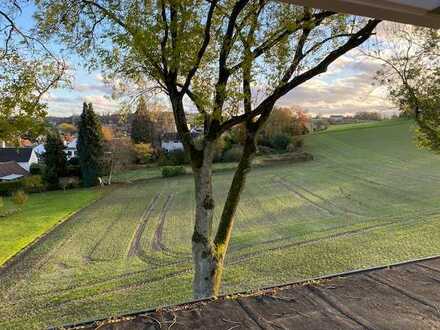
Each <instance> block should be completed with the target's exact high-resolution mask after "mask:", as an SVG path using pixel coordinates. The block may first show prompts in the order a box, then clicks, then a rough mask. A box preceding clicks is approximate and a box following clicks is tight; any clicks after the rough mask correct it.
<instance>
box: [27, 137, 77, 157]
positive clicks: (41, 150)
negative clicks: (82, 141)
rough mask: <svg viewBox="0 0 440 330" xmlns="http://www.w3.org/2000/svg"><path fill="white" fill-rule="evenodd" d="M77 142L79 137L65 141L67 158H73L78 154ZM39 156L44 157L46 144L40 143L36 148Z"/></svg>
mask: <svg viewBox="0 0 440 330" xmlns="http://www.w3.org/2000/svg"><path fill="white" fill-rule="evenodd" d="M77 142H78V139H76V138H75V139H72V140H71V141H64V146H65V148H64V153H65V154H66V158H67V160H71V159H72V158H75V157H77V156H78V149H77ZM34 150H35V152H36V154H37V156H38V158H39V159H42V157H43V155H44V154H45V152H46V148H45V147H44V144H39V145H38V146H36V147H35V148H34Z"/></svg>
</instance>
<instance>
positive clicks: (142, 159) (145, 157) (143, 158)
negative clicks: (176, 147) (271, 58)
mask: <svg viewBox="0 0 440 330" xmlns="http://www.w3.org/2000/svg"><path fill="white" fill-rule="evenodd" d="M133 149H134V152H135V155H136V162H137V163H138V164H147V163H149V162H151V160H152V159H153V148H152V147H151V144H148V143H139V144H135V145H134V146H133Z"/></svg>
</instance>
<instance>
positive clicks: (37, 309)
mask: <svg viewBox="0 0 440 330" xmlns="http://www.w3.org/2000/svg"><path fill="white" fill-rule="evenodd" d="M191 271H192V268H185V269H182V270H178V271H174V272H171V273H169V274H167V275H165V276H156V277H150V278H148V279H142V280H138V281H135V282H133V283H129V284H126V285H123V286H120V287H117V288H110V289H105V290H102V291H100V292H99V293H94V294H93V295H90V296H85V297H78V298H72V299H69V300H66V301H48V302H46V303H45V304H42V305H39V306H35V305H33V306H32V308H26V307H24V308H25V309H26V313H25V316H24V314H22V313H20V315H15V316H13V317H9V318H4V317H3V316H4V315H5V314H4V313H0V321H2V322H4V321H9V322H10V321H14V320H18V319H20V320H22V319H30V318H32V317H33V316H35V315H39V314H41V313H44V312H46V313H47V312H54V311H55V312H56V311H57V310H58V309H59V307H60V306H66V305H67V306H68V305H70V304H72V305H76V304H78V303H81V304H82V305H83V303H85V302H88V301H90V302H93V301H95V300H96V298H97V297H102V296H106V295H108V294H113V293H119V292H124V291H128V290H132V289H140V288H143V287H144V286H145V285H146V284H152V283H156V282H160V281H162V280H167V279H171V278H175V277H178V276H180V275H183V274H186V273H189V272H191ZM32 303H35V301H33V302H32ZM6 306H8V305H6ZM3 310H4V311H7V308H4V309H3Z"/></svg>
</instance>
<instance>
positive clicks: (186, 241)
mask: <svg viewBox="0 0 440 330" xmlns="http://www.w3.org/2000/svg"><path fill="white" fill-rule="evenodd" d="M412 129H413V124H412V123H411V122H409V121H386V122H380V123H376V124H368V125H367V126H358V127H342V126H341V127H339V128H338V129H337V130H331V131H328V132H324V133H321V134H316V135H312V136H309V137H308V138H307V141H306V148H307V151H310V152H311V153H312V154H313V155H314V156H315V160H314V161H312V162H306V163H296V164H282V165H273V166H266V167H259V168H255V169H254V170H253V171H252V172H251V174H250V177H249V180H248V185H247V188H246V189H245V191H244V195H243V198H242V201H241V203H240V207H239V211H238V215H237V221H236V226H235V231H234V236H233V242H232V245H231V247H230V251H229V255H228V258H227V261H226V268H225V278H224V286H223V290H224V292H225V293H229V292H235V291H243V290H247V289H256V288H259V287H265V286H272V285H276V284H279V283H286V282H291V281H297V280H304V279H308V278H311V277H316V276H321V275H326V274H332V273H338V272H343V271H349V270H353V269H360V268H366V267H370V266H377V265H386V264H389V263H395V262H399V261H403V260H408V259H414V258H419V257H426V256H430V255H437V254H439V253H440V208H439V205H438V196H440V184H439V183H440V157H439V156H438V155H434V154H432V153H430V152H428V151H424V150H419V149H417V148H416V147H415V145H414V143H413V141H412V139H413V138H412ZM214 180H215V182H214V183H215V194H216V196H217V198H218V199H219V201H221V200H224V198H225V195H226V189H227V186H228V184H229V183H230V180H231V173H230V172H219V173H217V174H216V175H215V178H214ZM218 205H220V202H219V204H218ZM220 212H221V210H220V208H219V207H218V208H217V209H216V218H217V219H218V217H219V214H220ZM193 214H194V205H193V181H192V178H191V177H190V176H184V177H177V178H171V179H152V180H148V181H144V182H139V183H136V184H131V185H121V186H120V187H118V188H117V189H115V190H114V191H113V192H112V193H110V194H108V195H106V196H105V197H104V198H102V199H100V200H99V201H97V202H96V203H95V204H93V205H92V206H90V207H88V208H87V209H85V210H83V211H82V212H80V213H79V214H77V215H75V216H74V217H73V218H72V219H71V220H70V221H68V222H65V223H64V225H63V226H62V227H60V228H59V229H58V230H55V231H53V232H51V234H50V237H48V238H47V239H46V240H45V241H44V242H42V243H41V244H39V245H37V246H35V248H34V249H33V251H31V253H30V254H29V255H28V256H27V257H26V258H24V259H23V261H22V263H20V264H19V265H16V266H14V267H13V268H11V269H8V270H7V271H6V272H5V273H4V274H3V275H0V276H1V277H0V328H2V329H9V328H28V329H29V328H41V327H46V326H48V325H60V324H63V323H69V322H75V321H80V320H84V319H91V318H102V317H108V316H109V315H114V314H121V313H127V312H133V311H136V310H140V309H146V308H151V307H156V306H160V305H167V304H174V303H178V302H183V301H188V300H190V299H191V276H192V273H191V272H192V268H191V244H190V242H191V234H192V225H193Z"/></svg>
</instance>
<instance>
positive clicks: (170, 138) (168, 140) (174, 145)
mask: <svg viewBox="0 0 440 330" xmlns="http://www.w3.org/2000/svg"><path fill="white" fill-rule="evenodd" d="M190 132H191V136H192V137H193V138H196V137H197V136H199V135H201V134H202V133H203V130H202V129H200V128H192V129H191V131H190ZM160 147H161V149H162V150H163V151H165V152H173V151H177V150H179V151H183V150H184V149H183V143H182V141H181V140H180V136H179V134H178V133H174V132H173V133H165V134H162V137H161V138H160Z"/></svg>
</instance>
